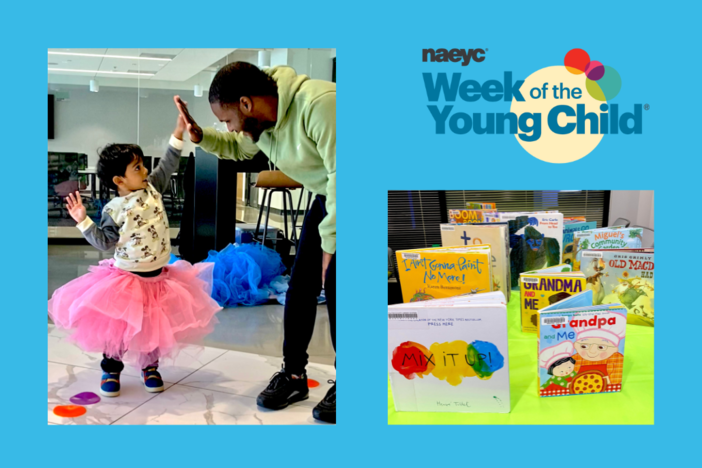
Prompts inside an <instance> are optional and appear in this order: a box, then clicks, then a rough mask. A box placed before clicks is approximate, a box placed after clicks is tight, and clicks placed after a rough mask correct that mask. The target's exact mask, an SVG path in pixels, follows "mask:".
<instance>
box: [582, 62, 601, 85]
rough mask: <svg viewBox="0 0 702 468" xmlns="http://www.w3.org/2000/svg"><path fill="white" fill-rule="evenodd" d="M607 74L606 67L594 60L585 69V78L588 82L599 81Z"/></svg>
mask: <svg viewBox="0 0 702 468" xmlns="http://www.w3.org/2000/svg"><path fill="white" fill-rule="evenodd" d="M604 74H605V69H604V65H602V64H601V63H600V62H598V61H597V60H593V61H592V62H590V63H588V64H587V66H586V67H585V76H587V79H588V80H592V81H597V80H599V79H600V78H602V77H603V76H604Z"/></svg>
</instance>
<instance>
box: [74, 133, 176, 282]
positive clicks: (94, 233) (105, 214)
mask: <svg viewBox="0 0 702 468" xmlns="http://www.w3.org/2000/svg"><path fill="white" fill-rule="evenodd" d="M182 149H183V142H182V141H181V140H178V139H177V138H175V137H174V136H171V139H170V141H169V143H168V150H167V151H166V155H165V156H164V157H163V158H161V161H160V162H159V164H158V167H156V169H154V171H153V172H152V173H151V174H149V177H148V182H149V184H148V188H146V189H143V190H136V191H134V192H132V193H130V194H129V195H127V196H124V197H116V198H114V199H113V200H111V201H110V202H109V203H108V204H107V205H105V208H104V209H103V211H102V219H101V220H100V225H99V226H98V225H97V224H95V223H94V222H93V221H92V220H91V219H90V218H88V217H86V218H85V219H84V220H83V222H81V223H79V224H78V226H77V227H78V229H80V230H81V232H82V233H83V236H84V237H85V239H86V240H87V241H88V242H90V244H91V245H92V246H93V247H95V248H96V249H99V250H109V249H111V248H113V247H114V248H115V266H116V267H117V268H120V269H122V270H126V271H138V272H144V271H154V270H158V269H159V268H162V267H164V266H166V265H167V264H168V262H169V260H170V256H171V240H170V235H169V231H168V217H167V216H166V210H165V208H164V206H163V199H162V196H161V194H162V193H164V192H165V191H166V190H168V188H169V182H170V179H171V175H172V174H173V172H174V171H175V170H176V169H177V168H178V165H179V163H180V152H181V150H182Z"/></svg>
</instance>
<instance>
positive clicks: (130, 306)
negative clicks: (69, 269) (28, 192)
mask: <svg viewBox="0 0 702 468" xmlns="http://www.w3.org/2000/svg"><path fill="white" fill-rule="evenodd" d="M113 263H114V260H103V261H101V262H100V264H99V265H97V266H91V267H90V272H89V273H87V274H85V275H83V276H81V277H80V278H76V279H75V280H73V281H71V282H70V283H68V284H65V285H64V286H62V287H61V288H59V289H57V290H56V291H55V292H54V295H53V296H52V297H51V299H50V300H49V316H51V318H52V320H53V321H54V323H55V324H56V326H57V327H59V328H65V329H71V330H74V332H73V334H72V335H71V336H70V338H69V339H70V340H71V341H73V342H75V343H76V344H78V346H80V347H81V348H82V349H83V350H85V351H88V352H99V353H104V354H105V355H107V356H108V357H114V358H117V359H121V360H122V361H124V362H127V363H129V364H132V365H135V366H138V368H139V369H143V368H145V367H147V366H149V365H151V364H153V362H154V360H155V359H160V358H174V357H175V355H176V354H177V352H178V348H179V342H183V341H195V340H198V339H200V338H202V337H204V336H205V335H207V334H209V333H211V332H212V330H213V328H214V325H215V324H216V323H217V319H216V317H215V314H216V313H217V312H219V311H220V310H222V308H221V307H220V306H219V305H218V304H217V302H215V301H214V300H213V299H212V298H211V297H210V293H211V291H212V270H213V266H214V264H212V263H198V264H196V265H191V264H190V263H188V262H185V261H182V260H180V261H177V262H175V263H173V264H172V265H168V266H165V267H164V268H163V271H162V272H161V274H160V275H159V276H156V277H153V278H143V277H141V276H138V275H135V274H133V273H130V272H128V271H124V270H121V269H119V268H117V267H115V266H114V265H113Z"/></svg>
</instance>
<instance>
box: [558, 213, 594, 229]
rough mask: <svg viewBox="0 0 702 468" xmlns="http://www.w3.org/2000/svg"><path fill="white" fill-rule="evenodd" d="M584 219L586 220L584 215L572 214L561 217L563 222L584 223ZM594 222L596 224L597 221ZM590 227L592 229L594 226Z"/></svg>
mask: <svg viewBox="0 0 702 468" xmlns="http://www.w3.org/2000/svg"><path fill="white" fill-rule="evenodd" d="M586 221H587V219H585V216H574V217H571V218H563V224H573V223H584V222H586ZM595 224H597V223H595ZM592 229H594V227H593V228H592Z"/></svg>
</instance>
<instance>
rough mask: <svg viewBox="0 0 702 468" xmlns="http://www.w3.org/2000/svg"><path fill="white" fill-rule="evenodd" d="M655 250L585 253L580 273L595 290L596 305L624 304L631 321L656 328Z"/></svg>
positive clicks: (593, 290) (595, 251) (589, 287)
mask: <svg viewBox="0 0 702 468" xmlns="http://www.w3.org/2000/svg"><path fill="white" fill-rule="evenodd" d="M653 267H654V259H653V249H629V250H584V251H583V252H582V258H581V261H580V271H582V272H583V273H584V274H585V276H586V277H587V288H588V289H591V290H592V294H593V305H600V304H612V303H621V304H623V305H624V307H626V309H627V311H628V314H627V320H628V321H629V323H631V324H634V325H645V326H649V327H652V326H653V317H654V316H653V311H654V307H653V299H654V285H653V273H654V269H653Z"/></svg>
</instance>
